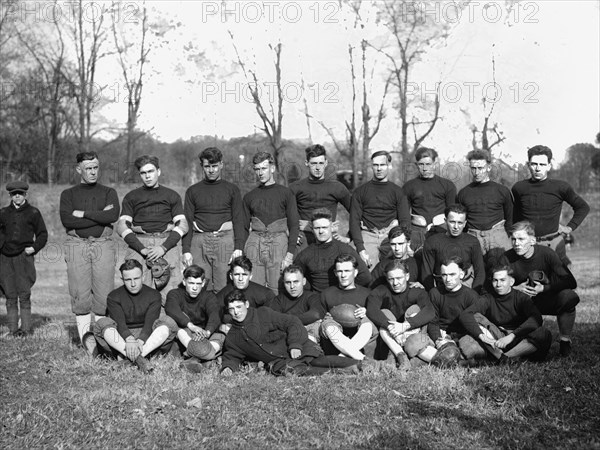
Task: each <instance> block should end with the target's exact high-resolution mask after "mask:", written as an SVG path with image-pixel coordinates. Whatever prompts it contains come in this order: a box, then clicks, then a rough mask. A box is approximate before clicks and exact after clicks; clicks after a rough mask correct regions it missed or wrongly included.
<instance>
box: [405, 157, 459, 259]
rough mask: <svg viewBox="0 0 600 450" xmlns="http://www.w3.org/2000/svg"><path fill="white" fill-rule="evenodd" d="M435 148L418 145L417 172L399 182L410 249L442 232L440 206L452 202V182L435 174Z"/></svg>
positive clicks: (454, 200) (453, 191)
mask: <svg viewBox="0 0 600 450" xmlns="http://www.w3.org/2000/svg"><path fill="white" fill-rule="evenodd" d="M437 157H438V154H437V152H436V151H435V150H434V149H432V148H427V147H420V148H419V149H417V151H416V152H415V160H416V163H415V164H416V165H417V169H419V176H418V177H417V178H413V179H412V180H409V181H407V182H406V183H404V186H402V189H403V190H404V193H405V194H406V197H407V198H408V203H409V205H410V208H411V222H412V230H413V233H412V236H411V238H410V242H411V246H412V248H413V250H415V251H416V250H418V249H419V248H421V247H422V246H423V243H424V242H425V238H426V237H427V236H429V235H431V234H433V233H440V232H444V231H445V230H444V225H445V224H444V209H445V208H447V207H448V206H450V205H452V204H454V203H456V186H454V183H453V182H452V181H450V180H448V179H446V178H442V177H440V176H438V175H436V174H435V170H436V165H437Z"/></svg>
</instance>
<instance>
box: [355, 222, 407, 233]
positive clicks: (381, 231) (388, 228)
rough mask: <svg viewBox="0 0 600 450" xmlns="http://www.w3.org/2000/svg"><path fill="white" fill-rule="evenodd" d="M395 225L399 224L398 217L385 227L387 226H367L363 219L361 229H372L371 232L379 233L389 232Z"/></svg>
mask: <svg viewBox="0 0 600 450" xmlns="http://www.w3.org/2000/svg"><path fill="white" fill-rule="evenodd" d="M395 226H398V219H394V220H392V221H391V223H390V224H389V225H388V226H387V227H385V228H381V229H377V228H368V227H367V226H365V225H364V224H363V223H362V221H361V222H360V229H361V230H365V231H370V232H371V233H377V234H387V233H389V231H390V230H391V229H392V228H394V227H395Z"/></svg>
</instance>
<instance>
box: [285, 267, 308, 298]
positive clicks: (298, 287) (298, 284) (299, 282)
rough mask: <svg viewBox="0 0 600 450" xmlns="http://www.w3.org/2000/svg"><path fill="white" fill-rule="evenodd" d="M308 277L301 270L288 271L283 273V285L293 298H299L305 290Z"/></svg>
mask: <svg viewBox="0 0 600 450" xmlns="http://www.w3.org/2000/svg"><path fill="white" fill-rule="evenodd" d="M305 284H306V278H304V276H303V275H302V274H301V273H300V272H286V273H285V274H284V275H283V285H284V287H285V290H286V291H287V293H288V294H289V295H290V297H292V298H298V297H300V296H301V295H302V293H303V292H304V285H305Z"/></svg>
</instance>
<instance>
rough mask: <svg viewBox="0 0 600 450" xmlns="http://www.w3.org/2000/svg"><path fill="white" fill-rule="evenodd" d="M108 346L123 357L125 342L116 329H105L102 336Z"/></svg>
mask: <svg viewBox="0 0 600 450" xmlns="http://www.w3.org/2000/svg"><path fill="white" fill-rule="evenodd" d="M102 337H104V340H105V341H106V343H107V344H108V345H110V346H111V347H112V348H114V349H115V350H116V351H118V352H119V353H121V354H122V355H124V356H126V355H125V340H124V339H123V338H122V337H121V335H120V334H119V332H118V331H117V329H116V328H107V329H106V330H104V334H103V335H102Z"/></svg>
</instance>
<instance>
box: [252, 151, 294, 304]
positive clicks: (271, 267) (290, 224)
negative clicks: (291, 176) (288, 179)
mask: <svg viewBox="0 0 600 450" xmlns="http://www.w3.org/2000/svg"><path fill="white" fill-rule="evenodd" d="M252 164H253V165H254V173H255V174H256V177H257V178H258V181H259V186H258V187H257V188H255V189H253V190H252V191H250V192H248V193H247V194H246V195H245V196H244V201H243V204H244V213H245V219H244V220H245V229H246V231H247V232H248V231H249V233H250V234H249V236H248V240H247V241H246V246H245V248H244V253H245V254H246V255H248V257H249V258H250V260H251V261H252V264H253V266H254V280H255V281H256V282H257V283H258V284H262V285H263V286H266V287H268V288H269V289H271V290H272V291H273V292H274V293H277V290H278V286H279V284H278V283H279V277H280V274H281V271H282V270H283V269H285V268H286V267H287V266H289V265H290V264H291V263H292V261H293V260H294V252H295V249H296V243H297V241H298V233H299V231H300V230H299V228H298V210H297V208H296V197H295V196H294V194H293V193H292V191H290V190H289V188H287V187H285V186H282V185H280V184H277V183H275V159H274V158H273V155H271V154H270V153H267V152H258V153H257V154H255V155H254V157H253V158H252Z"/></svg>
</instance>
